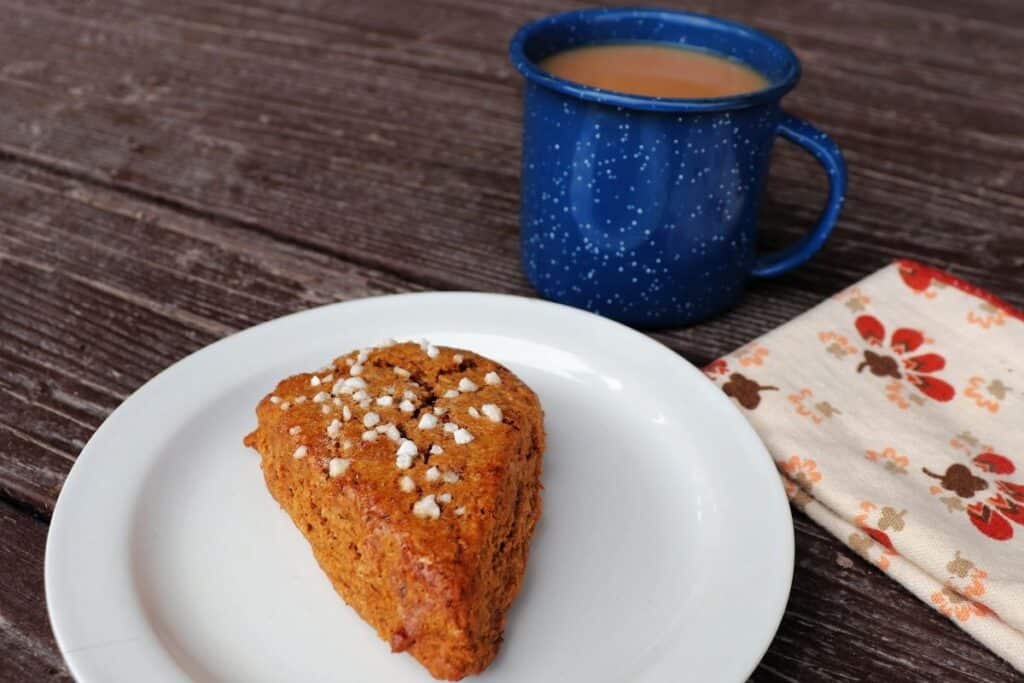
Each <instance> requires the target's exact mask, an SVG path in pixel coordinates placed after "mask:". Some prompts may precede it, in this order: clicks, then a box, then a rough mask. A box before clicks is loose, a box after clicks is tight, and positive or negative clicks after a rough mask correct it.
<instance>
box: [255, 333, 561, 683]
mask: <svg viewBox="0 0 1024 683" xmlns="http://www.w3.org/2000/svg"><path fill="white" fill-rule="evenodd" d="M256 414H257V417H258V426H257V428H256V430H255V431H253V432H252V433H251V434H249V435H248V436H246V437H245V444H246V445H247V446H251V447H253V448H255V449H256V450H257V451H259V453H260V456H261V458H262V468H263V473H264V477H265V479H266V483H267V488H268V489H269V490H270V493H271V494H272V495H273V496H274V498H275V499H276V500H277V501H278V502H279V503H280V504H281V506H282V507H283V508H284V509H285V510H286V511H287V512H288V514H289V515H290V516H291V518H292V520H293V521H294V522H295V525H296V526H297V527H298V528H299V530H300V531H301V532H302V533H303V534H304V535H305V536H306V538H307V540H308V541H309V543H310V545H311V546H312V549H313V554H314V555H315V556H316V559H317V561H318V562H319V563H320V566H321V568H322V569H323V570H324V572H325V573H326V574H327V576H328V577H329V578H330V580H331V582H332V583H333V585H334V587H335V589H336V590H337V591H338V593H339V594H340V595H341V596H342V598H344V599H345V601H346V602H347V603H348V604H349V605H351V606H352V607H353V608H355V610H356V611H357V612H358V613H359V614H360V615H361V616H362V617H363V619H365V620H366V621H367V622H368V623H369V624H371V625H372V626H373V627H374V628H375V629H376V630H377V632H378V634H379V635H380V636H381V638H383V639H385V640H387V641H388V642H389V643H390V644H391V649H392V651H394V652H402V651H408V652H409V653H410V654H412V655H413V656H414V657H415V658H416V659H417V660H419V661H420V663H421V664H423V666H424V667H426V668H427V670H428V671H430V673H431V674H432V675H434V676H435V677H437V678H440V679H446V680H459V679H461V678H463V677H464V676H468V675H470V674H474V673H478V672H480V671H482V670H483V669H485V668H486V667H487V665H488V664H490V662H491V661H492V660H493V659H494V657H495V655H496V654H497V651H498V647H499V645H500V643H501V637H502V630H503V629H504V624H505V613H506V611H507V610H508V608H509V606H510V605H511V603H512V600H513V599H514V598H515V596H516V594H517V593H518V591H519V588H520V585H521V583H522V579H523V574H524V572H525V570H526V560H527V555H528V552H529V545H530V538H531V536H532V535H533V530H534V527H535V526H536V524H537V520H538V518H539V516H540V512H541V498H540V490H541V483H540V475H541V467H542V460H543V452H544V427H543V412H542V410H541V406H540V403H539V401H538V400H537V396H536V395H535V394H534V393H533V391H531V390H530V388H529V387H527V386H526V385H525V384H524V383H523V382H522V381H520V380H519V378H517V377H516V376H515V375H514V374H512V373H511V372H510V371H509V370H508V369H507V368H505V367H503V366H501V365H499V364H497V363H495V362H493V361H491V360H489V359H487V358H484V357H483V356H480V355H477V354H475V353H472V352H470V351H464V350H458V349H451V348H446V347H435V346H433V345H431V344H429V343H427V342H423V343H421V344H413V343H402V344H389V345H385V346H382V347H377V348H372V349H363V350H361V351H356V352H352V353H350V354H347V355H345V356H342V357H340V358H338V359H337V360H335V362H334V363H333V364H332V365H331V366H328V367H325V368H322V369H320V370H319V371H317V372H315V373H304V374H300V375H295V376H293V377H289V378H287V379H285V380H283V381H282V382H280V383H279V384H278V386H277V388H276V389H275V390H274V392H273V393H272V394H270V395H268V396H266V397H265V398H264V399H263V400H262V401H260V403H259V405H258V406H257V408H256Z"/></svg>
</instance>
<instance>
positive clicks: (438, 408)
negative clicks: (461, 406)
mask: <svg viewBox="0 0 1024 683" xmlns="http://www.w3.org/2000/svg"><path fill="white" fill-rule="evenodd" d="M447 412H448V409H447V408H442V407H441V406H434V415H444V414H445V413H447Z"/></svg>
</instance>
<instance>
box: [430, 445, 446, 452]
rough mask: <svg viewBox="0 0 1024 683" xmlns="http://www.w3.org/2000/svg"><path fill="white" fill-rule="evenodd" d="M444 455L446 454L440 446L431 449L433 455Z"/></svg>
mask: <svg viewBox="0 0 1024 683" xmlns="http://www.w3.org/2000/svg"><path fill="white" fill-rule="evenodd" d="M442 453H444V449H443V448H441V447H440V446H438V445H437V444H436V443H435V444H434V445H433V446H431V447H430V454H431V455H441V454H442Z"/></svg>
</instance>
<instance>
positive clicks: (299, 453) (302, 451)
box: [292, 446, 309, 460]
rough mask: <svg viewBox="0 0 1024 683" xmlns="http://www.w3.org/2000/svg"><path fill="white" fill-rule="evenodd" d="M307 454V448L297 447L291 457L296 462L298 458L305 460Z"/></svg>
mask: <svg viewBox="0 0 1024 683" xmlns="http://www.w3.org/2000/svg"><path fill="white" fill-rule="evenodd" d="M307 453H309V449H308V448H306V447H305V446H299V447H298V448H296V449H295V452H294V453H292V457H293V458H295V459H296V460H298V459H299V458H305V457H306V454H307Z"/></svg>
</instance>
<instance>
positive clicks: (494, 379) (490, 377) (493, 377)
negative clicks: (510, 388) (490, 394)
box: [484, 370, 501, 386]
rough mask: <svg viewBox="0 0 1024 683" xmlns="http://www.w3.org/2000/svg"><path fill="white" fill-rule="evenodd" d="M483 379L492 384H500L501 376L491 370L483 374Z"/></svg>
mask: <svg viewBox="0 0 1024 683" xmlns="http://www.w3.org/2000/svg"><path fill="white" fill-rule="evenodd" d="M484 381H485V382H487V383H488V384H490V385H492V386H493V385H496V384H501V377H499V376H498V373H496V372H494V371H493V370H492V371H491V372H488V373H487V374H486V375H484Z"/></svg>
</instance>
